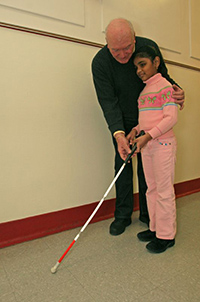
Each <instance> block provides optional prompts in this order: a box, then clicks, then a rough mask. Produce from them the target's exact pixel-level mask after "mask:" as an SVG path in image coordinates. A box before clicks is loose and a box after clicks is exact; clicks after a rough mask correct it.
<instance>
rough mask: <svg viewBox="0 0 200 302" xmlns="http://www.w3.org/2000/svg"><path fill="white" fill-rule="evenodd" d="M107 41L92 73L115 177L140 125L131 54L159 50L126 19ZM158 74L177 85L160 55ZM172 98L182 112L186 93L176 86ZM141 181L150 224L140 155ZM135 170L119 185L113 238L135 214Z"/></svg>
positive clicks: (114, 25)
mask: <svg viewBox="0 0 200 302" xmlns="http://www.w3.org/2000/svg"><path fill="white" fill-rule="evenodd" d="M106 42H107V45H106V46H104V47H103V48H102V49H101V50H100V51H99V52H98V53H97V54H96V56H95V57H94V59H93V61H92V73H93V80H94V85H95V89H96V93H97V97H98V101H99V104H100V106H101V108H102V110H103V113H104V117H105V119H106V121H107V124H108V127H109V130H110V132H111V134H112V139H113V143H114V147H115V151H116V155H115V174H116V173H117V172H118V170H119V169H120V167H121V166H122V164H123V160H122V158H121V156H120V154H121V155H122V157H125V156H127V155H128V153H130V151H131V150H130V143H131V142H132V139H133V138H132V137H131V136H130V135H129V136H128V138H127V135H128V134H129V133H130V131H131V129H132V128H133V127H135V126H136V125H137V124H138V105H137V99H138V96H139V94H140V92H141V91H142V89H143V88H144V84H143V82H142V81H141V80H140V79H139V78H138V77H137V75H136V71H135V68H134V65H133V59H132V55H133V53H134V51H135V50H137V49H138V48H139V47H141V46H143V45H150V46H152V47H154V48H155V49H156V50H157V51H158V53H159V54H160V55H161V53H160V50H159V48H158V46H157V44H156V43H155V42H153V41H152V40H149V39H146V38H142V37H136V36H135V33H134V29H133V26H132V24H131V23H130V22H129V21H128V20H125V19H121V18H119V19H114V20H112V21H111V22H110V23H109V25H108V26H107V28H106ZM159 72H160V73H161V74H162V75H163V76H164V77H165V78H166V79H167V80H168V81H170V82H171V83H172V84H176V83H175V82H174V81H173V80H172V79H171V78H170V77H169V75H168V72H167V68H166V66H165V63H164V60H163V58H162V55H161V63H160V66H159ZM173 87H174V95H173V97H174V98H175V99H177V103H179V104H180V106H181V109H182V108H183V103H184V91H183V90H182V89H181V88H179V87H178V86H177V85H174V86H173ZM137 156H138V158H137V159H138V168H137V173H138V182H139V207H140V215H139V219H140V220H141V221H142V222H144V223H147V224H148V223H149V215H148V210H147V204H146V196H145V193H146V189H147V186H146V182H145V178H144V173H143V169H142V162H141V155H140V154H138V155H137ZM132 178H133V170H132V164H131V163H130V164H127V165H126V167H125V169H124V170H123V173H122V174H121V175H120V177H119V179H118V180H117V182H116V206H115V220H114V221H113V222H112V224H111V225H110V234H111V235H120V234H122V233H123V232H124V230H125V228H126V227H127V226H128V225H130V224H131V215H132V212H133V180H132Z"/></svg>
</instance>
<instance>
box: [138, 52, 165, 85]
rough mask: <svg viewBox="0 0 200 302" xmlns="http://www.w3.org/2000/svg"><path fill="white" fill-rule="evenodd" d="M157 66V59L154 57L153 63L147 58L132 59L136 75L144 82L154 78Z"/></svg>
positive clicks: (158, 60)
mask: <svg viewBox="0 0 200 302" xmlns="http://www.w3.org/2000/svg"><path fill="white" fill-rule="evenodd" d="M159 64H160V58H159V57H155V59H154V60H153V62H152V61H151V59H149V58H140V57H136V58H135V59H134V65H135V67H136V73H137V75H138V77H139V78H140V79H141V80H142V81H146V80H148V79H149V78H151V77H152V76H154V75H155V74H156V73H157V70H158V66H159Z"/></svg>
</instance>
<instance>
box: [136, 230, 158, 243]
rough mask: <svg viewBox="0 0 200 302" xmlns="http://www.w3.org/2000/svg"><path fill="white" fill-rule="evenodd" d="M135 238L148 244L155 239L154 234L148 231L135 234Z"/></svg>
mask: <svg viewBox="0 0 200 302" xmlns="http://www.w3.org/2000/svg"><path fill="white" fill-rule="evenodd" d="M137 237H138V239H139V240H140V241H144V242H148V241H151V240H153V239H154V238H156V232H152V231H150V230H147V231H143V232H140V233H138V234H137Z"/></svg>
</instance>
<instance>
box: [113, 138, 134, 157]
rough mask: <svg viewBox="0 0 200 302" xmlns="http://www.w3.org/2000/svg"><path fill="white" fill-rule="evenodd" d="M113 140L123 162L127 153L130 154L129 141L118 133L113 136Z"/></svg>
mask: <svg viewBox="0 0 200 302" xmlns="http://www.w3.org/2000/svg"><path fill="white" fill-rule="evenodd" d="M115 139H116V142H117V147H118V152H119V154H120V156H121V158H122V159H123V160H126V158H127V156H128V154H129V153H131V149H130V147H129V141H128V140H127V138H126V137H125V135H124V134H123V133H118V134H116V135H115Z"/></svg>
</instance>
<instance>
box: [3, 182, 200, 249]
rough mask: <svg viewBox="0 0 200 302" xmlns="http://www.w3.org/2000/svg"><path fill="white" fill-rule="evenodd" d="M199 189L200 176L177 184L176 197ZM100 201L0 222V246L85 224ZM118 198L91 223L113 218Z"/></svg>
mask: <svg viewBox="0 0 200 302" xmlns="http://www.w3.org/2000/svg"><path fill="white" fill-rule="evenodd" d="M199 191H200V178H198V179H193V180H189V181H185V182H182V183H178V184H175V192H176V198H179V197H183V196H186V195H190V194H193V193H196V192H199ZM97 204H98V202H95V203H92V204H88V205H84V206H79V207H75V208H71V209H66V210H62V211H57V212H53V213H47V214H42V215H37V216H34V217H28V218H25V219H20V220H16V221H9V222H5V223H1V224H0V248H3V247H7V246H10V245H14V244H17V243H21V242H25V241H29V240H33V239H37V238H41V237H44V236H48V235H52V234H55V233H59V232H62V231H66V230H69V229H73V228H76V227H80V226H83V225H84V223H85V222H86V221H87V219H88V217H89V216H90V215H91V213H92V212H93V211H94V209H95V207H96V206H97ZM114 209H115V199H109V200H105V201H104V203H103V204H102V206H101V208H100V209H99V210H98V212H97V213H96V215H95V217H94V218H93V219H92V221H91V223H94V222H98V221H101V220H105V219H108V218H112V217H113V214H114ZM137 210H139V194H138V193H137V194H134V211H137Z"/></svg>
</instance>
